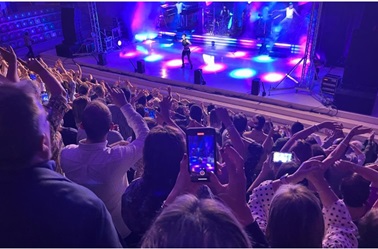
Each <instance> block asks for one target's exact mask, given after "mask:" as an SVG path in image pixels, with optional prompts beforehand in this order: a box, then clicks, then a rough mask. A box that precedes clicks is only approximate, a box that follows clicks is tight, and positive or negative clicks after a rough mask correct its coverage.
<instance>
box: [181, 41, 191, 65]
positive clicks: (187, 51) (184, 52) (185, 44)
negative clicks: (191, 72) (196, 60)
mask: <svg viewBox="0 0 378 249" xmlns="http://www.w3.org/2000/svg"><path fill="white" fill-rule="evenodd" d="M180 42H181V43H182V46H183V47H184V48H183V50H182V54H181V60H182V66H181V68H184V66H185V63H184V57H185V55H186V56H187V57H188V61H189V63H190V69H193V64H192V60H191V59H190V48H189V45H192V43H191V42H190V41H189V40H188V39H187V38H186V34H183V35H182V40H180Z"/></svg>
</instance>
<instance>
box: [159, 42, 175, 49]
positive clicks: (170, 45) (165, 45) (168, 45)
mask: <svg viewBox="0 0 378 249" xmlns="http://www.w3.org/2000/svg"><path fill="white" fill-rule="evenodd" d="M172 46H173V43H169V44H160V47H162V48H170V47H172Z"/></svg>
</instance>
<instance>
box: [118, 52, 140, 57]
mask: <svg viewBox="0 0 378 249" xmlns="http://www.w3.org/2000/svg"><path fill="white" fill-rule="evenodd" d="M138 54H139V53H138V52H136V51H132V52H127V53H125V52H120V53H119V57H121V58H132V57H135V56H137V55H138Z"/></svg>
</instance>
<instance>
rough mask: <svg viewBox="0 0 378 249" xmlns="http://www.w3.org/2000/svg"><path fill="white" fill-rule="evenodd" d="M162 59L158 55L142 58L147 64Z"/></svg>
mask: <svg viewBox="0 0 378 249" xmlns="http://www.w3.org/2000/svg"><path fill="white" fill-rule="evenodd" d="M162 58H163V56H161V55H160V54H152V55H149V56H147V57H146V58H144V60H145V61H148V62H154V61H158V60H161V59H162Z"/></svg>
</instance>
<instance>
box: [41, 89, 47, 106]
mask: <svg viewBox="0 0 378 249" xmlns="http://www.w3.org/2000/svg"><path fill="white" fill-rule="evenodd" d="M41 101H42V104H43V105H46V104H47V103H48V102H49V94H48V93H47V92H46V91H43V92H41Z"/></svg>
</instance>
